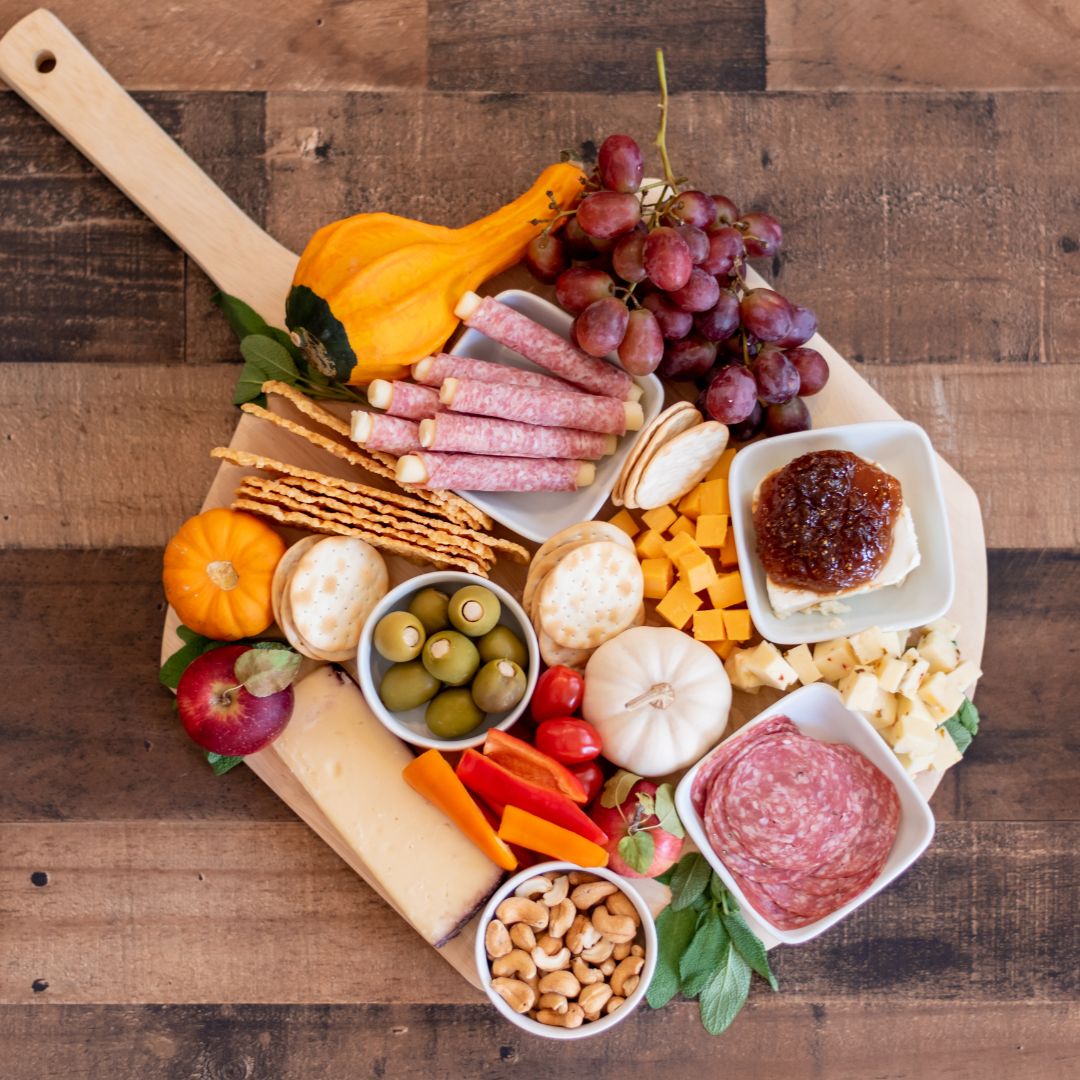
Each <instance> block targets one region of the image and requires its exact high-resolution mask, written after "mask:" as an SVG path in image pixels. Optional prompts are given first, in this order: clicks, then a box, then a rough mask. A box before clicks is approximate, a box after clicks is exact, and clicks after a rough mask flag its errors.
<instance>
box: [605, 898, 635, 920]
mask: <svg viewBox="0 0 1080 1080" xmlns="http://www.w3.org/2000/svg"><path fill="white" fill-rule="evenodd" d="M604 903H605V904H606V905H607V909H608V911H610V912H611V914H612V915H628V916H629V917H630V918H631V919H633V920H634V925H635V926H640V925H641V916H640V915H639V914H638V909H637V908H636V907H634V902H633V900H631V899H630V897H629V896H627V895H626V893H623V892H614V893H612V894H611V895H610V896H609V897H608V898H607V900H605V901H604Z"/></svg>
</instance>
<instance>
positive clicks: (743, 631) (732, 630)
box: [724, 608, 754, 641]
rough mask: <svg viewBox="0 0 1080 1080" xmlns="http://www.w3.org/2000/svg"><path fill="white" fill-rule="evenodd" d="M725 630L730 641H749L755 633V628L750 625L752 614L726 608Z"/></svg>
mask: <svg viewBox="0 0 1080 1080" xmlns="http://www.w3.org/2000/svg"><path fill="white" fill-rule="evenodd" d="M724 628H725V629H726V630H727V636H728V638H730V640H732V641H749V640H750V636H751V635H752V634H753V632H754V628H753V626H752V625H751V623H750V612H749V611H743V610H740V609H738V608H736V609H735V610H731V609H730V608H726V609H725V610H724Z"/></svg>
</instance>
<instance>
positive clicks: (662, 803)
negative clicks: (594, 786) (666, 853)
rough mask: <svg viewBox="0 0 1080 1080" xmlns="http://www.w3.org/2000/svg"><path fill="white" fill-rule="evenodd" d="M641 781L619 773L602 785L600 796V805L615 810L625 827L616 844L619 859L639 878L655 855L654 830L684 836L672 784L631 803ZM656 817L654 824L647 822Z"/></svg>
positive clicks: (639, 794)
mask: <svg viewBox="0 0 1080 1080" xmlns="http://www.w3.org/2000/svg"><path fill="white" fill-rule="evenodd" d="M640 780H641V777H640V776H638V775H637V774H636V773H632V772H628V771H627V770H626V769H620V770H619V771H618V772H617V773H615V775H614V776H612V777H611V779H610V780H608V782H607V783H606V784H605V785H604V790H603V792H602V793H601V795H600V805H601V806H604V807H606V808H607V809H609V810H614V809H617V810H618V811H619V815H620V816H621V817H622V819H623V821H624V822H625V823H626V826H627V832H626V835H625V836H624V837H623V838H622V839H621V840H620V841H619V857H620V858H621V859H622V860H623V862H625V863H626V865H627V866H629V867H630V869H631V870H635V871H636V872H637V873H639V874H644V873H647V872H648V869H649V867H650V866H651V865H652V861H653V856H654V855H655V854H656V840H655V839H654V837H653V836H652V833H653V831H655V830H656V829H663V830H665V831H666V832H669V833H671V834H672V835H673V836H678V837H683V836H685V835H686V832H685V830H684V829H683V825H682V822H681V821H680V820H679V815H678V814H677V813H676V812H675V789H674V788H673V787H672V785H671V784H661V785H660V786H659V787H658V788H657V789H656V792H655V794H650V793H649V792H647V791H639V792H637V793H636V794H635V795H634V798H633V804H632V805H631V806H629V807H626V804H627V802H628V801H630V796H631V793H632V792H633V791H634V787H635V785H636V784H637V783H638V782H639V781H640ZM652 817H655V818H656V819H657V820H656V822H655V823H654V824H649V823H648V822H649V819H650V818H652Z"/></svg>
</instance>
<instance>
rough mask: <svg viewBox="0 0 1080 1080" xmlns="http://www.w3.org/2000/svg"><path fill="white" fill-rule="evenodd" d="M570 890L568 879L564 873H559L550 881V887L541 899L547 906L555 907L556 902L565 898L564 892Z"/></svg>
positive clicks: (558, 902) (560, 901)
mask: <svg viewBox="0 0 1080 1080" xmlns="http://www.w3.org/2000/svg"><path fill="white" fill-rule="evenodd" d="M569 891H570V879H569V878H568V877H567V876H566V875H565V874H560V875H559V876H558V877H557V878H556V879H555V880H554V881H553V882H551V888H549V889H548V891H547V892H546V893H544V896H543V900H544V903H545V904H547V906H548V907H555V905H556V904H560V903H562V901H563V900H565V899H566V894H567V893H568V892H569Z"/></svg>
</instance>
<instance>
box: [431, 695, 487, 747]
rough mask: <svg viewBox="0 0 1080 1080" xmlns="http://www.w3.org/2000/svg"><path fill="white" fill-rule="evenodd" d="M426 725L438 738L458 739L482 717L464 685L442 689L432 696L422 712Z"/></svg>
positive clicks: (470, 729)
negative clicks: (451, 688) (459, 687)
mask: <svg viewBox="0 0 1080 1080" xmlns="http://www.w3.org/2000/svg"><path fill="white" fill-rule="evenodd" d="M424 719H425V720H426V721H427V726H428V728H429V729H430V730H431V733H432V734H433V735H438V736H439V738H440V739H460V738H461V737H462V736H464V735H468V734H469V732H470V731H472V729H473V728H474V727H476V726H477V724H479V723H481V722H482V721H483V719H484V714H483V713H482V712H481V711H480V710H479V709H478V708H477V707H476V704H475V702H474V701H473V699H472V695H471V694H470V693H469V691H468V690H466V689H465V688H464V687H462V688H461V689H458V690H444V691H443V692H442V693H441V694H439V695H438V697H436V698H433V699H432V702H431V704H430V705H429V706H428V707H427V712H426V713H425V714H424Z"/></svg>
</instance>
